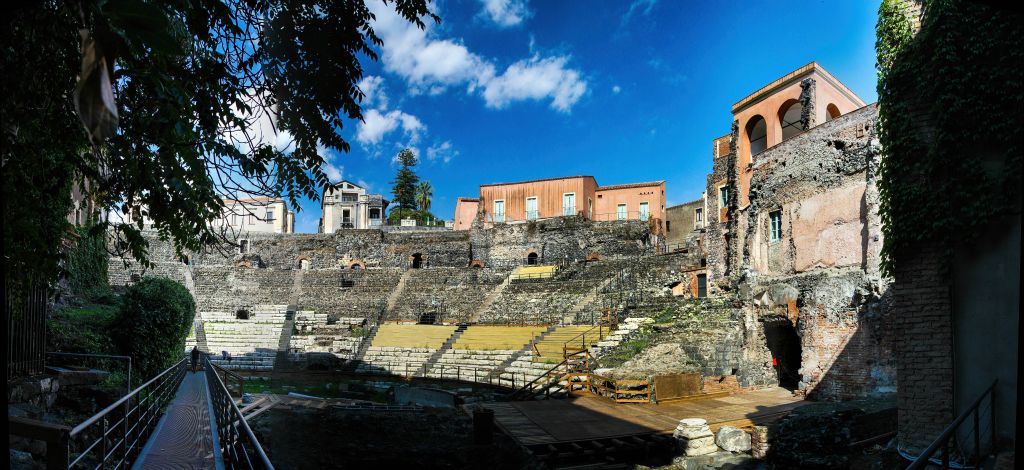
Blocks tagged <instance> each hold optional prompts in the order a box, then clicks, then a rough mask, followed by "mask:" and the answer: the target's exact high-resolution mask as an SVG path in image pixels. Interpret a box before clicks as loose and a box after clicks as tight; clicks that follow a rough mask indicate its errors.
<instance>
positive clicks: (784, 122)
mask: <svg viewBox="0 0 1024 470" xmlns="http://www.w3.org/2000/svg"><path fill="white" fill-rule="evenodd" d="M802 111H803V107H802V106H800V102H799V101H797V100H790V101H787V102H786V103H783V105H782V108H780V109H779V124H780V125H781V126H782V140H783V141H786V140H789V139H791V138H793V137H794V136H796V135H797V134H799V133H801V132H803V131H804V122H803V120H802V119H801V112H802Z"/></svg>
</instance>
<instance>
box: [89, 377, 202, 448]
mask: <svg viewBox="0 0 1024 470" xmlns="http://www.w3.org/2000/svg"><path fill="white" fill-rule="evenodd" d="M187 360H188V359H182V360H180V361H178V362H177V363H175V364H174V365H173V366H171V367H168V368H167V369H165V370H164V371H163V372H161V373H160V374H158V375H157V376H156V377H153V378H152V379H149V381H147V382H146V383H144V384H142V385H139V386H138V388H136V389H135V390H132V392H131V393H129V394H127V395H125V396H123V397H121V399H120V400H117V401H115V402H114V403H113V404H111V405H110V406H108V407H106V408H104V409H103V410H102V411H100V412H99V413H96V414H94V415H92V416H91V417H89V418H88V419H86V420H85V421H82V422H81V424H79V425H78V426H75V427H73V428H71V437H74V436H75V435H76V434H79V433H81V432H82V431H83V430H84V429H85V428H87V427H89V426H90V425H92V424H95V423H96V422H97V421H99V420H100V418H103V417H104V416H105V415H107V414H109V413H110V412H111V411H114V410H116V409H117V408H118V407H120V406H121V405H123V404H125V403H126V402H127V401H128V400H130V399H131V398H132V397H134V396H135V395H137V394H139V392H142V390H144V389H145V388H146V387H148V386H150V384H152V383H153V382H156V381H157V380H159V379H160V378H162V377H163V376H165V375H167V374H168V373H170V372H171V371H172V370H174V369H175V368H176V367H178V366H183V365H185V361H187Z"/></svg>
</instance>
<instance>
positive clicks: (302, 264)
mask: <svg viewBox="0 0 1024 470" xmlns="http://www.w3.org/2000/svg"><path fill="white" fill-rule="evenodd" d="M311 265H312V263H311V262H310V261H309V258H307V257H305V256H303V257H300V258H299V269H301V270H303V271H308V270H309V268H310V266H311Z"/></svg>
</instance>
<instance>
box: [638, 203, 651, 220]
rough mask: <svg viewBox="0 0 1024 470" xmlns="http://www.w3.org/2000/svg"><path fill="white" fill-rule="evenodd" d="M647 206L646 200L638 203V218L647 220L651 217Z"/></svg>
mask: <svg viewBox="0 0 1024 470" xmlns="http://www.w3.org/2000/svg"><path fill="white" fill-rule="evenodd" d="M647 207H648V206H647V203H646V202H641V203H640V220H647V219H649V218H650V217H651V213H650V210H648V208H647Z"/></svg>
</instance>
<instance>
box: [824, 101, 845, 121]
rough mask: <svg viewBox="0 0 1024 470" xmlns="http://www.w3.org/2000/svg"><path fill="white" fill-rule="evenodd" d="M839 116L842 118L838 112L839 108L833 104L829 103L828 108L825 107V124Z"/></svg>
mask: <svg viewBox="0 0 1024 470" xmlns="http://www.w3.org/2000/svg"><path fill="white" fill-rule="evenodd" d="M839 116H842V113H841V112H839V107H838V106H836V105H835V104H834V103H829V104H828V106H826V107H825V122H829V121H831V120H833V119H835V118H837V117H839Z"/></svg>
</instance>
